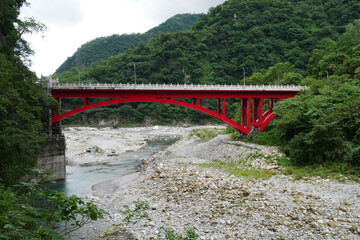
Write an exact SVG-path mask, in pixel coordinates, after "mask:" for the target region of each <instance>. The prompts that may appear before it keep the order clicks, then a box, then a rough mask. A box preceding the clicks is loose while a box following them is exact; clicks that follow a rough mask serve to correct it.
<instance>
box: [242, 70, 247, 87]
mask: <svg viewBox="0 0 360 240" xmlns="http://www.w3.org/2000/svg"><path fill="white" fill-rule="evenodd" d="M242 69H243V73H244V86H245V73H246V71H245V68H244V67H242Z"/></svg>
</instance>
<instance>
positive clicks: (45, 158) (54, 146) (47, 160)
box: [36, 135, 66, 180]
mask: <svg viewBox="0 0 360 240" xmlns="http://www.w3.org/2000/svg"><path fill="white" fill-rule="evenodd" d="M65 149H66V147H65V137H64V136H59V135H58V136H51V137H49V138H48V139H47V140H46V142H45V145H44V148H43V150H42V151H41V153H40V154H39V156H38V163H37V166H36V168H38V169H44V170H48V171H49V172H50V174H51V175H52V176H51V177H50V178H49V180H62V179H65V176H66V158H65Z"/></svg>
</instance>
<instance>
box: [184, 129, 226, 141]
mask: <svg viewBox="0 0 360 240" xmlns="http://www.w3.org/2000/svg"><path fill="white" fill-rule="evenodd" d="M224 133H225V130H224V129H216V128H215V129H193V130H192V131H191V132H190V133H189V138H191V137H193V136H197V137H199V138H200V140H201V141H202V142H207V141H210V140H211V139H213V138H215V137H216V136H218V135H220V134H224Z"/></svg>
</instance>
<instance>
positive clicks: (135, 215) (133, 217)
mask: <svg viewBox="0 0 360 240" xmlns="http://www.w3.org/2000/svg"><path fill="white" fill-rule="evenodd" d="M134 204H135V205H134V209H131V208H130V206H129V205H125V206H124V208H125V209H124V210H120V212H121V213H122V214H124V215H125V218H124V221H125V222H127V223H129V222H131V221H138V220H140V219H142V218H147V217H148V214H147V212H146V210H149V209H150V206H149V203H147V202H145V201H140V200H139V199H138V200H136V201H134Z"/></svg>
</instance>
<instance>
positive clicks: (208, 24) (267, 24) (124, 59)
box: [59, 0, 360, 84]
mask: <svg viewBox="0 0 360 240" xmlns="http://www.w3.org/2000/svg"><path fill="white" fill-rule="evenodd" d="M358 18H360V2H359V1H357V0H349V1H343V0H330V1H325V0H316V1H314V0H299V1H285V0H278V1H272V0H254V1H244V0H229V1H227V2H225V3H224V4H222V5H219V6H217V7H215V8H212V9H210V11H209V13H208V14H203V15H201V16H200V18H199V20H198V21H197V22H196V23H195V25H194V26H193V30H192V31H187V32H177V33H169V34H164V35H161V36H159V37H157V38H156V39H154V40H152V41H151V42H150V43H149V44H141V45H140V46H138V47H137V48H135V49H134V50H129V51H127V52H125V53H124V54H120V55H118V56H115V57H111V58H109V59H108V60H106V61H104V62H102V63H97V64H94V65H92V66H91V67H89V68H86V69H83V70H82V71H81V75H82V79H84V80H92V81H97V82H128V81H132V79H133V65H134V64H136V66H137V68H136V69H137V75H138V79H139V82H140V83H141V82H144V83H148V82H153V83H155V82H157V83H170V82H172V83H178V82H184V76H185V74H187V75H188V76H190V78H189V79H188V81H189V82H192V83H207V84H208V83H220V84H229V83H237V82H238V81H239V78H241V76H242V74H243V70H242V67H245V69H246V74H247V76H250V75H251V74H252V73H254V72H262V71H265V70H266V69H267V68H268V67H271V66H274V65H276V64H277V63H279V62H286V61H288V62H289V63H290V64H292V65H294V67H295V69H296V71H297V72H299V73H301V74H303V75H307V72H306V69H307V64H308V62H309V59H310V57H311V53H312V51H313V50H314V49H323V48H324V47H325V44H326V42H327V41H328V40H336V39H337V38H338V36H339V35H340V34H341V33H343V32H344V31H345V26H346V24H348V23H351V22H352V21H353V20H355V19H358ZM77 74H78V73H77V72H75V71H73V73H71V72H69V73H65V74H64V75H62V76H61V75H60V76H59V78H60V80H61V81H75V80H76V79H78V78H77V77H76V76H77Z"/></svg>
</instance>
